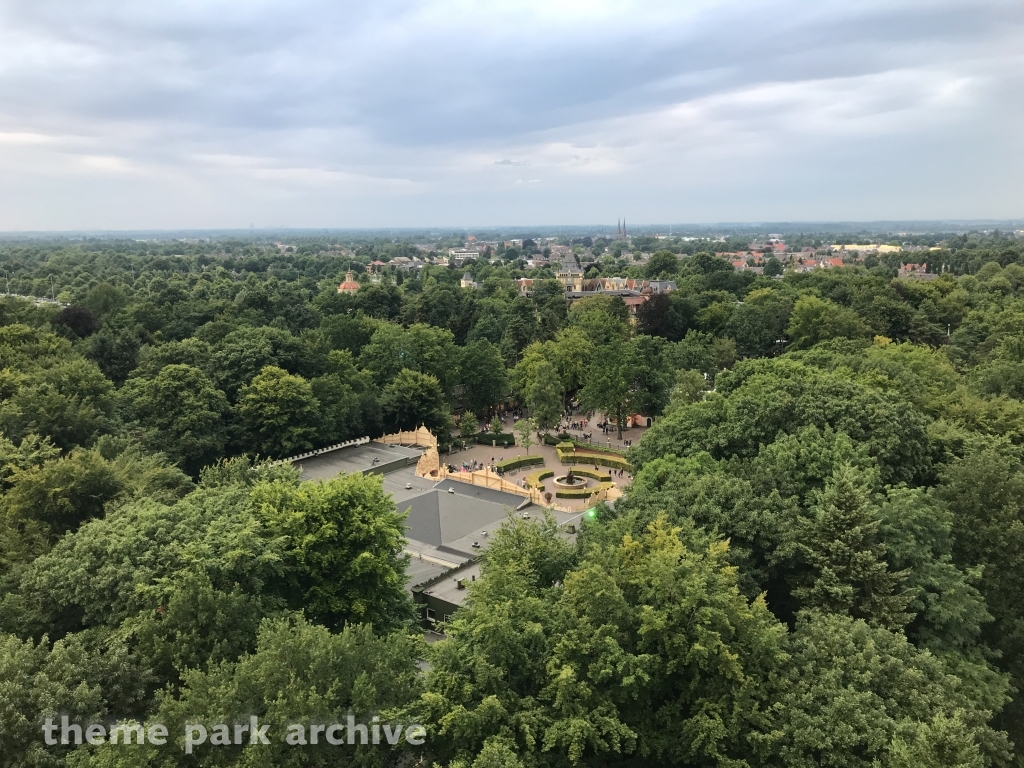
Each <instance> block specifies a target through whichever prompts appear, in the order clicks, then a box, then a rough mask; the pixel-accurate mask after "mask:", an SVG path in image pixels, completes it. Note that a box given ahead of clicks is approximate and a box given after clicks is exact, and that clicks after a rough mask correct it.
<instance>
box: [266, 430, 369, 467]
mask: <svg viewBox="0 0 1024 768" xmlns="http://www.w3.org/2000/svg"><path fill="white" fill-rule="evenodd" d="M368 442H370V438H368V437H357V438H356V439H355V440H346V441H345V442H344V443H338V444H337V445H329V446H327V447H326V448H317V449H316V450H315V451H306V452H305V453H300V454H298V455H296V456H290V457H289V458H287V459H281V460H280V461H275V462H272V463H271V466H274V467H277V466H280V465H281V464H290V463H291V462H293V461H301V460H302V459H308V458H311V457H313V456H320V455H321V454H324V453H330V452H331V451H337V450H339V449H341V448H350V447H352V446H353V445H366V444H367V443H368Z"/></svg>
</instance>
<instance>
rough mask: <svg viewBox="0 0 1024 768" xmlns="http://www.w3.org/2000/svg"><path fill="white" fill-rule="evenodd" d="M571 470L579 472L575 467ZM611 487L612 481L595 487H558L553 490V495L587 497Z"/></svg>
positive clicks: (576, 497)
mask: <svg viewBox="0 0 1024 768" xmlns="http://www.w3.org/2000/svg"><path fill="white" fill-rule="evenodd" d="M573 472H574V473H576V474H581V473H579V472H576V470H575V469H574V470H573ZM611 487H612V483H601V484H600V485H599V486H597V487H596V488H565V489H562V488H559V489H558V490H557V491H555V496H557V497H558V498H560V499H585V498H588V497H589V496H592V495H593V494H595V493H600V492H601V491H603V490H605V489H606V488H611Z"/></svg>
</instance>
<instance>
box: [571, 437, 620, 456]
mask: <svg viewBox="0 0 1024 768" xmlns="http://www.w3.org/2000/svg"><path fill="white" fill-rule="evenodd" d="M572 443H573V445H575V446H576V449H577V450H579V449H581V448H582V449H583V450H584V451H590V452H592V453H607V454H610V455H612V456H625V455H626V452H625V451H620V450H619V449H618V448H605V447H604V446H603V445H598V444H597V443H586V442H584V441H582V440H573V441H572Z"/></svg>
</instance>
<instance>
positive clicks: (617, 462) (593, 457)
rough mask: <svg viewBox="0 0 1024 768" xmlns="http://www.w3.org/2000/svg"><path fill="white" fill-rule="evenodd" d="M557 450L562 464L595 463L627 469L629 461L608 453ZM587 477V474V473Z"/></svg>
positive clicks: (601, 465) (600, 465)
mask: <svg viewBox="0 0 1024 768" xmlns="http://www.w3.org/2000/svg"><path fill="white" fill-rule="evenodd" d="M555 450H557V451H558V460H559V461H560V462H562V463H563V464H596V465H597V466H599V467H609V468H611V469H629V462H628V461H626V459H625V458H624V457H621V456H613V455H611V454H608V453H588V452H586V451H575V452H573V451H572V450H569V451H562V450H559V449H558V448H556V449H555ZM588 477H589V475H588Z"/></svg>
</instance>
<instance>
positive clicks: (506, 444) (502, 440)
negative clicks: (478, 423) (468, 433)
mask: <svg viewBox="0 0 1024 768" xmlns="http://www.w3.org/2000/svg"><path fill="white" fill-rule="evenodd" d="M492 440H493V441H494V442H495V444H496V445H497V446H500V447H501V448H511V447H512V446H514V445H515V444H516V436H515V435H514V434H513V433H511V432H502V433H501V434H500V435H496V434H494V433H493V432H480V433H479V434H477V436H476V441H477V443H478V444H479V445H490V444H491V441H492Z"/></svg>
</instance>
